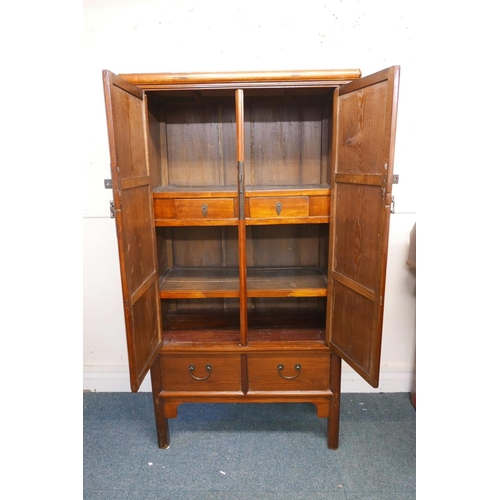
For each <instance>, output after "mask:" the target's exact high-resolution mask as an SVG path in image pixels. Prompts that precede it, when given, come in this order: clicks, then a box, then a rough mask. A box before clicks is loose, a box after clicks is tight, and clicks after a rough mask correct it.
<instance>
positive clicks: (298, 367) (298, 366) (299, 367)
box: [277, 363, 302, 380]
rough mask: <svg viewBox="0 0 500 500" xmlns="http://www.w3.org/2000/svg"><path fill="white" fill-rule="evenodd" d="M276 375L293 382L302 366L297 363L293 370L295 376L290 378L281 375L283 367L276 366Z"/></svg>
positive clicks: (280, 365)
mask: <svg viewBox="0 0 500 500" xmlns="http://www.w3.org/2000/svg"><path fill="white" fill-rule="evenodd" d="M277 368H278V375H279V376H280V377H281V378H284V379H286V380H293V379H294V378H297V377H298V376H299V375H300V370H301V369H302V366H301V365H300V364H299V363H297V364H296V365H295V366H294V368H295V371H296V372H297V373H296V374H295V375H292V376H291V377H287V376H286V375H283V373H281V372H282V371H283V370H284V369H285V366H284V365H282V364H281V363H280V364H279V365H278V367H277Z"/></svg>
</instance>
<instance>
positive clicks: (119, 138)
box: [103, 71, 161, 392]
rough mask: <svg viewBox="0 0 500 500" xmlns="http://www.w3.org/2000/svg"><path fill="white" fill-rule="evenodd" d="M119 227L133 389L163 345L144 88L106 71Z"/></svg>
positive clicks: (114, 188)
mask: <svg viewBox="0 0 500 500" xmlns="http://www.w3.org/2000/svg"><path fill="white" fill-rule="evenodd" d="M103 81H104V95H105V102H106V116H107V123H108V135H109V147H110V156H111V176H112V182H113V198H114V205H115V217H116V231H117V236H118V250H119V257H120V272H121V280H122V290H123V304H124V309H125V328H126V332H127V348H128V359H129V370H130V385H131V389H132V391H133V392H136V391H138V390H139V386H140V385H141V382H142V381H143V379H144V377H145V376H146V374H147V372H148V370H149V369H150V368H151V365H152V363H153V361H154V359H155V357H156V355H157V354H158V352H159V350H160V346H161V326H160V325H161V322H160V315H159V312H160V298H159V291H158V272H157V264H156V243H155V226H154V216H153V207H152V199H151V184H150V175H149V166H148V157H147V146H146V145H147V140H146V129H147V127H146V116H147V113H146V103H145V96H144V91H143V90H140V89H139V88H137V87H135V86H133V85H131V84H130V83H128V82H126V81H125V80H123V79H121V78H119V77H118V76H116V75H114V74H113V73H111V72H109V71H104V72H103Z"/></svg>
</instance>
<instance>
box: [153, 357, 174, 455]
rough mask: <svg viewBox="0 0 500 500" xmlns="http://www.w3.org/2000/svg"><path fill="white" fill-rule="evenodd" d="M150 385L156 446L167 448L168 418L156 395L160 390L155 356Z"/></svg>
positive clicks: (157, 362)
mask: <svg viewBox="0 0 500 500" xmlns="http://www.w3.org/2000/svg"><path fill="white" fill-rule="evenodd" d="M150 373H151V386H152V389H153V407H154V412H155V421H156V434H157V435H158V446H159V447H160V448H168V447H169V446H170V434H169V432H168V420H167V419H166V418H165V414H164V413H163V402H162V400H161V399H160V398H159V397H158V395H159V394H160V391H161V371H160V359H159V357H157V358H156V360H155V361H154V363H153V365H152V366H151V370H150Z"/></svg>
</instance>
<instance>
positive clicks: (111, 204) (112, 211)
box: [109, 201, 116, 219]
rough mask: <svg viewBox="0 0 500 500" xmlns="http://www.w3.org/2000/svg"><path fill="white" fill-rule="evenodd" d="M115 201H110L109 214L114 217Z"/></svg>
mask: <svg viewBox="0 0 500 500" xmlns="http://www.w3.org/2000/svg"><path fill="white" fill-rule="evenodd" d="M115 215H116V213H115V202H114V201H110V202H109V216H110V217H111V218H112V219H114V218H115Z"/></svg>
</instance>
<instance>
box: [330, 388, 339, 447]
mask: <svg viewBox="0 0 500 500" xmlns="http://www.w3.org/2000/svg"><path fill="white" fill-rule="evenodd" d="M339 423H340V397H339V394H334V395H333V398H332V399H331V401H330V411H329V412H328V424H327V425H328V448H330V449H331V450H336V449H337V448H338V447H339Z"/></svg>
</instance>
